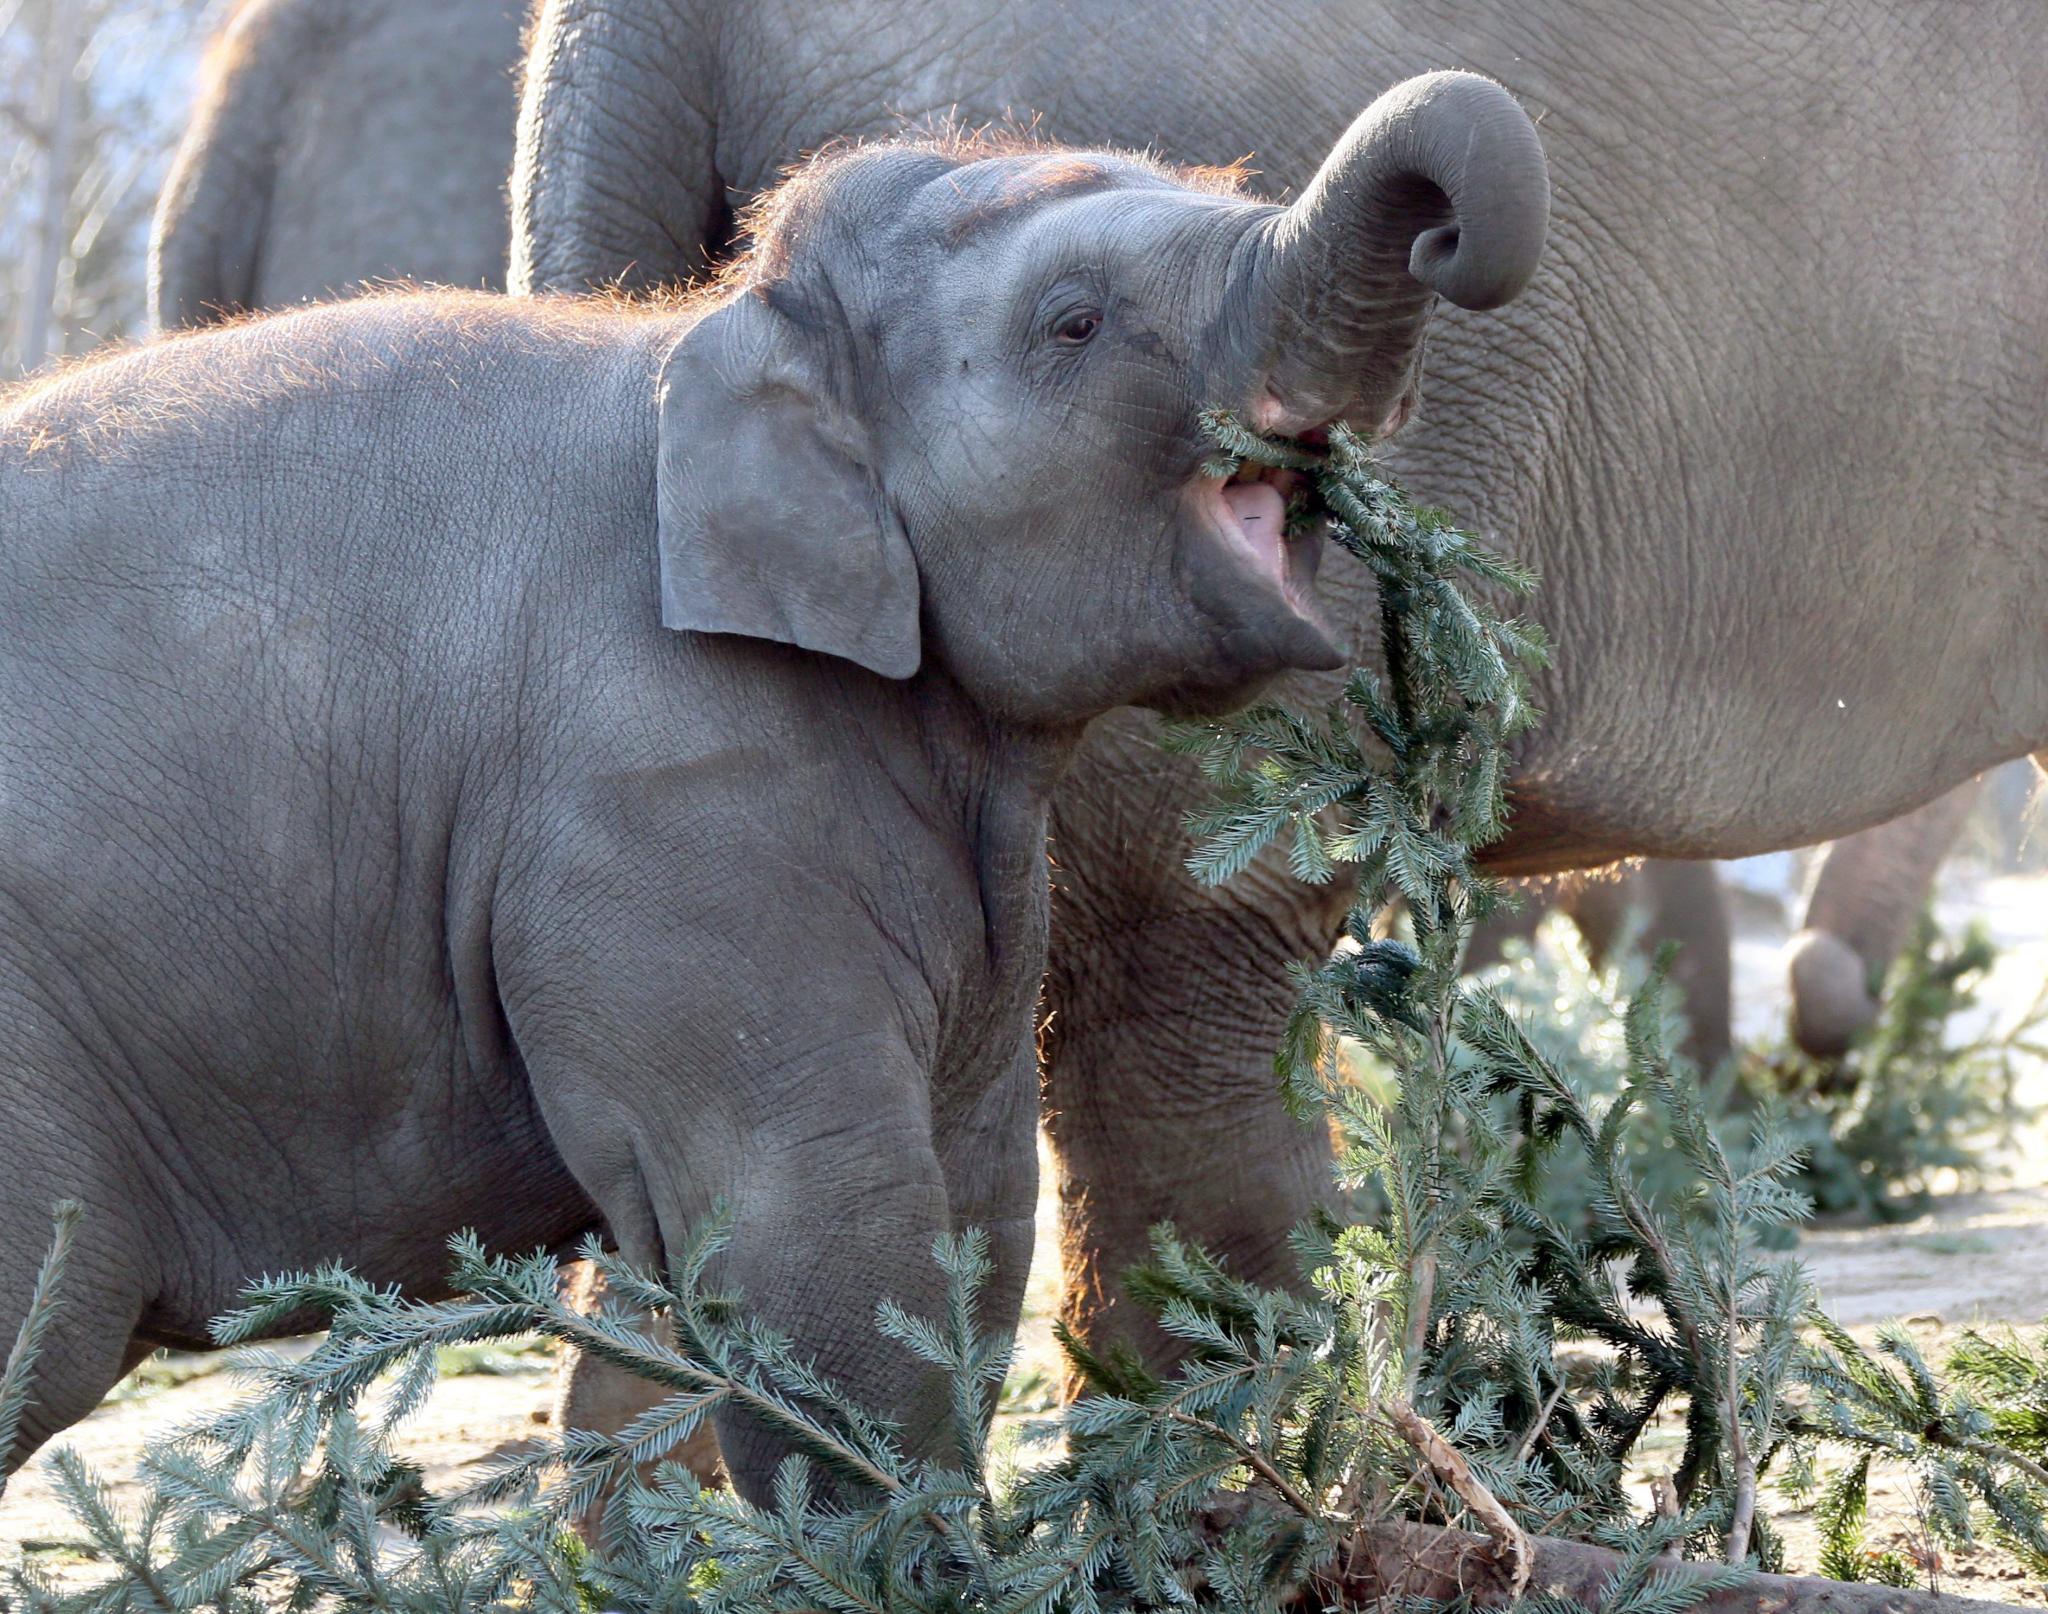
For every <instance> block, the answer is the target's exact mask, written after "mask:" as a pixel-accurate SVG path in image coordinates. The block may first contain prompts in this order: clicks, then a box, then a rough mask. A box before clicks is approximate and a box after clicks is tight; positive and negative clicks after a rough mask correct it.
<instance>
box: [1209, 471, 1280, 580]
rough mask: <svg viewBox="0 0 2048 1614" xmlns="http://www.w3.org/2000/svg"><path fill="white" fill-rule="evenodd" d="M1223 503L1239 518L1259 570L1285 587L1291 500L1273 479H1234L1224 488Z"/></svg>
mask: <svg viewBox="0 0 2048 1614" xmlns="http://www.w3.org/2000/svg"><path fill="white" fill-rule="evenodd" d="M1223 502H1224V503H1225V504H1226V505H1228V506H1229V508H1230V513H1231V515H1233V516H1235V517H1236V518H1237V530H1238V531H1239V532H1240V533H1241V534H1243V536H1244V541H1245V547H1246V548H1248V549H1249V550H1250V551H1251V553H1252V557H1253V559H1254V560H1255V561H1256V562H1257V563H1258V567H1259V570H1260V571H1262V572H1264V573H1265V574H1266V575H1267V576H1269V577H1271V578H1272V579H1273V581H1274V582H1275V583H1277V584H1279V585H1280V587H1281V588H1282V589H1283V590H1284V589H1285V588H1286V587H1287V584H1288V576H1287V549H1286V541H1285V540H1286V531H1287V501H1286V500H1285V499H1284V498H1282V497H1281V494H1280V490H1279V489H1278V488H1276V487H1275V486H1273V484H1272V483H1270V482H1232V483H1229V484H1228V485H1227V486H1225V488H1224V489H1223Z"/></svg>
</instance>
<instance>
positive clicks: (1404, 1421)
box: [1383, 1399, 1533, 1602]
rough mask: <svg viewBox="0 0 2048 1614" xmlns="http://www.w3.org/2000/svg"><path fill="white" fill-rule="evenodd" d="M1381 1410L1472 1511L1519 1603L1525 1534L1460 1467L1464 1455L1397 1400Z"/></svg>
mask: <svg viewBox="0 0 2048 1614" xmlns="http://www.w3.org/2000/svg"><path fill="white" fill-rule="evenodd" d="M1383 1410H1384V1411H1385V1412H1386V1415H1387V1421H1388V1422H1389V1423H1391V1424H1392V1425H1393V1426H1394V1428H1395V1429H1396V1430H1397V1431H1399V1433H1400V1436H1401V1438H1402V1439H1403V1440H1405V1441H1407V1442H1408V1444H1409V1445H1411V1446H1413V1447H1414V1448H1415V1454H1416V1455H1417V1456H1418V1457H1420V1458H1421V1459H1422V1460H1423V1461H1424V1462H1425V1463H1427V1464H1428V1465H1429V1467H1430V1471H1431V1472H1432V1473H1433V1474H1435V1475H1436V1476H1437V1478H1439V1479H1441V1480H1442V1481H1443V1482H1444V1484H1446V1485H1448V1486H1449V1487H1450V1488H1451V1490H1452V1491H1453V1492H1454V1493H1455V1494H1456V1496H1457V1498H1458V1500H1459V1501H1461V1502H1463V1503H1464V1504H1465V1506H1466V1507H1468V1508H1470V1509H1471V1510H1472V1516H1473V1517H1474V1518H1475V1519H1477V1520H1478V1521H1479V1523H1480V1525H1481V1526H1482V1527H1483V1528H1484V1529H1485V1531H1486V1534H1487V1536H1488V1537H1489V1538H1490V1539H1491V1540H1492V1542H1493V1553H1494V1559H1495V1561H1496V1562H1497V1563H1498V1564H1499V1565H1500V1567H1501V1568H1502V1569H1503V1570H1504V1571H1505V1572H1506V1575H1507V1584H1508V1598H1509V1601H1511V1602H1512V1601H1513V1600H1514V1599H1515V1598H1518V1597H1520V1596H1521V1595H1522V1593H1523V1592H1524V1591H1526V1590H1528V1586H1529V1571H1530V1568H1531V1566H1532V1563H1533V1557H1532V1554H1531V1553H1530V1550H1529V1537H1528V1535H1527V1533H1526V1532H1525V1531H1524V1530H1523V1529H1522V1527H1521V1526H1520V1525H1519V1524H1517V1523H1515V1521H1514V1518H1513V1516H1512V1515H1511V1514H1510V1513H1509V1512H1508V1510H1507V1509H1506V1508H1504V1507H1502V1506H1501V1503H1500V1498H1499V1497H1497V1496H1495V1495H1494V1494H1493V1492H1491V1491H1489V1490H1488V1489H1487V1488H1486V1487H1485V1485H1483V1484H1482V1483H1481V1482H1480V1479H1479V1476H1478V1475H1477V1474H1475V1473H1473V1472H1472V1465H1471V1464H1470V1463H1468V1462H1466V1461H1465V1457H1464V1454H1463V1453H1462V1452H1460V1451H1459V1450H1458V1449H1457V1447H1455V1446H1453V1445H1452V1444H1451V1443H1450V1442H1449V1441H1448V1440H1446V1439H1444V1437H1443V1436H1442V1435H1440V1434H1438V1433H1437V1431H1436V1428H1435V1426H1434V1425H1432V1424H1431V1423H1430V1421H1429V1420H1428V1419H1427V1418H1425V1417H1423V1416H1422V1414H1421V1413H1419V1412H1417V1411H1416V1410H1415V1409H1414V1408H1413V1407H1411V1406H1410V1405H1408V1403H1407V1402H1405V1401H1402V1400H1399V1399H1390V1400H1388V1401H1387V1402H1385V1403H1384V1408H1383Z"/></svg>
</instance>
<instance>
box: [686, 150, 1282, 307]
mask: <svg viewBox="0 0 2048 1614" xmlns="http://www.w3.org/2000/svg"><path fill="white" fill-rule="evenodd" d="M985 162H1003V163H1004V165H1005V169H1006V171H1005V172H1004V173H1002V174H1001V175H1000V176H998V177H997V178H996V180H995V182H994V183H992V184H991V185H989V186H988V187H987V188H986V189H985V190H977V191H976V192H975V193H974V194H972V195H970V194H969V193H968V192H967V191H965V190H964V189H963V190H962V192H961V198H962V203H963V206H962V211H961V213H960V215H959V216H958V217H957V218H956V219H954V220H953V221H952V222H951V224H950V225H949V226H948V227H947V231H946V235H945V245H947V246H948V247H959V246H962V245H964V244H966V243H967V242H969V241H971V240H973V239H974V238H975V236H976V235H978V234H979V233H980V232H981V231H983V230H984V229H986V228H988V227H989V226H990V225H992V224H995V223H997V222H999V221H1000V220H1002V219H1005V218H1009V217H1014V216H1016V215H1017V214H1019V213H1022V212H1028V211H1029V210H1030V209H1032V208H1034V207H1036V206H1038V205H1039V204H1041V203H1044V202H1048V201H1052V200H1055V199H1057V198H1059V197H1062V196H1069V195H1076V194H1080V193H1083V192H1087V191H1091V190H1105V189H1110V188H1114V187H1117V186H1120V185H1130V184H1153V185H1163V186H1172V187H1176V188H1179V189H1184V190H1192V191H1199V192H1202V193H1204V194H1207V195H1211V196H1229V197H1239V196H1242V195H1244V194H1245V190H1246V185H1247V182H1248V181H1249V180H1250V179H1251V178H1252V175H1253V170H1251V169H1250V168H1248V167H1247V166H1246V165H1245V163H1244V162H1242V161H1240V162H1236V163H1232V164H1229V165H1228V166H1225V167H1204V166H1189V165H1183V164H1179V163H1170V162H1167V161H1165V160H1164V159H1162V158H1160V157H1158V156H1156V155H1154V154H1152V153H1150V152H1134V151H1117V150H1106V149H1077V148H1073V147H1068V146H1063V145H1060V144H1058V143H1056V142H1053V141H1050V140H1047V139H1046V138H1045V137H1044V136H1043V135H1042V134H1041V133H1040V131H1039V129H1038V127H1037V125H1036V123H1035V122H1034V123H1031V124H1017V123H988V124H976V125H967V124H962V123H960V122H958V121H957V120H955V119H953V118H951V117H950V116H940V117H935V118H931V119H927V120H925V121H923V122H921V123H918V124H913V125H910V126H908V127H906V128H905V129H904V130H902V131H901V132H899V133H896V134H893V135H890V136H888V137H886V138H881V139H874V140H857V139H842V140H835V141H833V142H831V143H830V144H828V145H826V146H823V147H821V148H820V149H819V150H818V151H816V152H814V153H812V154H811V155H810V156H808V157H806V158H805V159H804V160H802V161H801V162H798V163H795V164H793V165H791V166H790V167H789V168H787V169H785V170H784V171H783V174H782V178H781V180H780V181H779V182H778V183H777V184H775V185H773V186H771V187H770V188H769V189H767V190H765V191H763V192H762V193H761V194H760V195H759V196H757V197H755V198H754V200H753V201H751V202H749V203H748V204H747V205H746V206H745V208H743V209H742V210H741V212H740V214H739V216H738V225H739V235H740V238H741V239H742V240H744V241H745V242H746V243H747V245H746V248H745V250H744V251H743V252H741V253H740V254H739V255H738V256H737V257H735V258H734V259H732V260H731V262H729V263H728V264H727V265H726V266H725V267H724V268H723V269H721V270H720V271H719V272H718V274H717V275H716V276H714V277H713V278H712V279H711V280H710V281H708V282H704V283H702V285H701V286H700V287H699V288H698V289H699V290H701V291H706V292H715V293H717V294H718V295H721V296H724V295H731V294H733V293H735V292H738V291H755V292H766V290H767V289H768V288H770V287H772V286H775V285H778V284H780V283H782V282H784V281H786V280H788V279H789V278H790V276H791V274H792V273H793V272H794V270H795V267H796V263H797V258H798V253H799V250H800V248H801V247H802V246H803V245H804V244H805V243H806V242H807V241H810V240H811V239H813V238H814V237H815V236H816V235H817V234H818V233H819V232H820V231H821V230H822V229H823V228H824V221H825V220H826V219H827V218H828V217H829V216H830V213H831V204H832V203H833V202H834V201H836V200H839V199H841V198H842V197H843V193H844V192H845V190H846V189H847V187H848V186H849V184H851V183H858V181H859V179H860V178H861V177H862V176H863V175H872V176H873V177H874V179H875V180H876V181H878V182H880V181H883V180H884V179H885V178H886V180H887V182H888V183H890V184H891V185H892V186H894V185H898V184H902V183H904V182H906V181H907V182H908V183H909V184H911V185H913V186H915V185H919V184H923V183H928V182H929V181H931V180H934V179H938V178H941V177H943V176H945V175H946V174H949V173H955V172H957V171H959V170H961V169H965V168H969V167H972V166H974V165H975V164H978V163H985Z"/></svg>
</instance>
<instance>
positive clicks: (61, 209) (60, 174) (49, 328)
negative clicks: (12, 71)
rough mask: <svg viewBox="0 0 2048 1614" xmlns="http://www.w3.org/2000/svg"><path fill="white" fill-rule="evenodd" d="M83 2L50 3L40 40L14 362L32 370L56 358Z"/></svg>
mask: <svg viewBox="0 0 2048 1614" xmlns="http://www.w3.org/2000/svg"><path fill="white" fill-rule="evenodd" d="M85 5H86V0H55V4H54V5H53V6H52V8H51V11H50V19H49V33H48V35H47V36H46V37H45V39H44V41H43V49H44V53H45V54H44V61H43V74H44V76H43V85H44V89H43V109H42V133H43V193H42V199H41V205H40V206H39V208H38V209H37V213H36V231H35V237H34V240H33V243H32V245H31V247H30V251H29V284H28V291H27V295H26V297H25V298H24V300H23V302H22V309H21V336H20V340H19V346H18V348H17V350H16V357H17V359H18V360H19V361H20V367H21V368H22V369H23V370H24V371H27V370H33V369H34V368H35V367H36V366H37V365H39V364H41V363H42V362H43V360H45V359H47V358H50V357H52V356H54V355H55V354H58V353H61V352H62V351H63V347H64V331H63V328H62V326H60V325H59V324H58V323H57V317H56V313H57V309H56V304H57V279H58V276H59V275H60V274H61V273H62V272H63V268H64V254H65V248H66V246H67V244H68V239H69V230H68V228H67V226H68V225H69V223H70V214H71V163H72V158H73V155H74V150H73V148H74V147H75V146H76V145H77V144H78V88H79V87H78V68H79V62H80V59H81V58H82V57H83V56H84V54H85Z"/></svg>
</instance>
